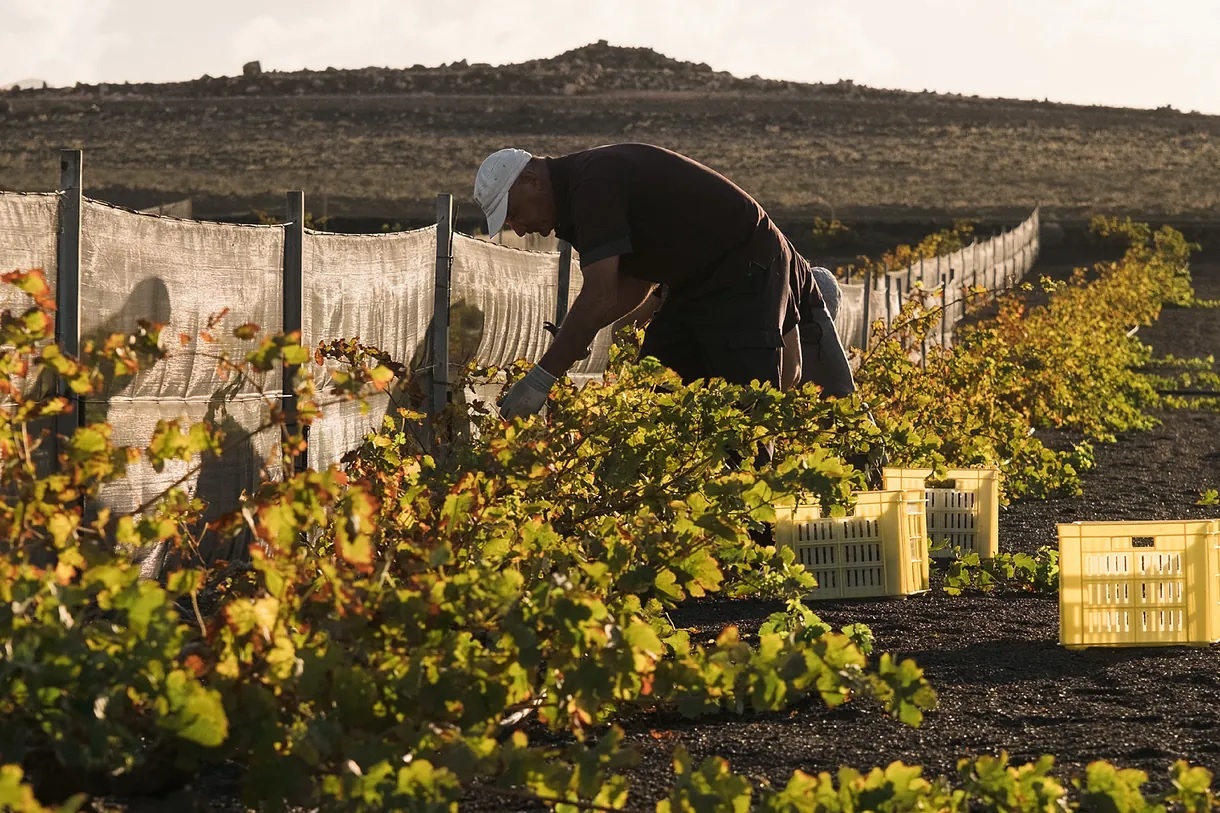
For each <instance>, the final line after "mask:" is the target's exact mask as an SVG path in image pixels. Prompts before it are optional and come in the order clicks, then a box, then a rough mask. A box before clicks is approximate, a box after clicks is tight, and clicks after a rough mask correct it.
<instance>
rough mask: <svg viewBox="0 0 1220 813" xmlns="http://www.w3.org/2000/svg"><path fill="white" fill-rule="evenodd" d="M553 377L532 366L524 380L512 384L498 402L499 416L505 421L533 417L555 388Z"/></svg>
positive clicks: (536, 366)
mask: <svg viewBox="0 0 1220 813" xmlns="http://www.w3.org/2000/svg"><path fill="white" fill-rule="evenodd" d="M555 380H556V379H555V376H553V375H551V374H550V373H548V372H547V371H546V370H544V369H542V368H541V367H539V366H538V365H537V364H535V365H534V367H533V369H531V370H530V371H529V372H528V373H526V374H525V378H523V379H521V380H520V381H518V382H517V383H516V384H513V385H512V387H510V388H509V390H508V392H507V393H506V394H505V396H504V399H503V400H502V401H500V415H501V417H503V418H504V420H506V421H511V420H512V419H513V418H522V417H525V416H526V415H533V414H535V413H536V412H537V411H538V410H540V409H542V405H543V404H545V403H546V396H547V394H548V393H550V391H551V387H553V386H555Z"/></svg>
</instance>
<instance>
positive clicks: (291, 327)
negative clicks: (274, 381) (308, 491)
mask: <svg viewBox="0 0 1220 813" xmlns="http://www.w3.org/2000/svg"><path fill="white" fill-rule="evenodd" d="M285 204H286V211H285V215H286V217H285V223H284V279H283V289H284V296H283V320H284V333H285V334H288V333H293V332H295V333H297V334H298V336H300V341H301V342H302V343H304V341H305V337H304V335H302V334H301V329H302V323H303V317H302V315H303V313H304V309H305V282H304V277H305V268H304V265H305V261H304V254H305V193H304V192H303V191H301V190H294V191H291V192H288V194H287V196H286V201H285ZM283 368H284V369H283V376H284V377H283V395H282V398H283V404H284V421H285V424H286V426H287V429H288V434H290V435H295V434H296V432H297V430H298V429H299V428H300V426H299V424H298V422H297V396H296V391H295V389H294V379H295V378H296V373H297V370H298V369H299V367H298V365H295V364H285V365H283ZM305 442H306V446H305V448H304V449H302V450H301V451H300V452H298V453H297V454H296V455H295V456H294V457H293V459H292V460H291V461H284V462H285V464H289V463H290V464H291V469H290V472H289V473H296V472H299V471H304V470H305V468H306V467H307V466H308V465H309V446H308V443H309V439H308V427H306V438H305Z"/></svg>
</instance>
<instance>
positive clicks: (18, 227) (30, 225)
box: [0, 192, 59, 311]
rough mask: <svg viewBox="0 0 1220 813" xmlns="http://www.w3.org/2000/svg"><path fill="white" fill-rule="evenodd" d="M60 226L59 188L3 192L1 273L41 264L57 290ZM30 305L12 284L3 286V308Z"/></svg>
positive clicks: (0, 204) (0, 299)
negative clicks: (55, 189) (34, 191)
mask: <svg viewBox="0 0 1220 813" xmlns="http://www.w3.org/2000/svg"><path fill="white" fill-rule="evenodd" d="M58 230H59V194H58V193H57V192H47V193H45V194H40V193H26V192H0V274H3V273H7V272H9V271H30V270H32V269H35V268H41V269H42V270H43V273H45V274H46V276H47V282H49V283H50V284H51V290H55V287H56V286H55V267H56V256H57V255H56V252H57V248H56V233H57V232H58ZM27 307H29V297H27V296H26V295H25V294H23V293H21V292H20V291H17V290H15V289H14V288H12V287H11V286H8V285H4V286H0V310H15V311H21V310H25V309H26V308H27Z"/></svg>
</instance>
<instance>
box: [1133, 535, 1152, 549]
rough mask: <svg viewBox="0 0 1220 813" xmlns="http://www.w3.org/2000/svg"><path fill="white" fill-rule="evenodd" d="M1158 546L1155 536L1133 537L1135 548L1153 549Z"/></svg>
mask: <svg viewBox="0 0 1220 813" xmlns="http://www.w3.org/2000/svg"><path fill="white" fill-rule="evenodd" d="M1155 545H1156V537H1155V536H1133V537H1131V547H1133V548H1151V547H1154V546H1155Z"/></svg>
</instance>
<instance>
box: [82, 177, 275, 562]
mask: <svg viewBox="0 0 1220 813" xmlns="http://www.w3.org/2000/svg"><path fill="white" fill-rule="evenodd" d="M81 227H82V228H81V335H82V338H90V337H102V336H105V335H107V334H110V333H114V332H125V331H130V330H132V329H133V328H135V326H136V324H137V320H140V319H146V320H149V321H152V322H157V323H161V324H164V325H166V327H165V329H164V331H163V334H162V335H163V338H164V346H165V349H166V350H167V357H166V358H165V359H163V360H162V361H160V362H158V363H157V364H155V365H153V366H152V367H150V368H148V369H146V370H143V371H141V372H140V373H139V374H138V375H137V376H135V377H134V378H133V379H132V380H131V381H130V382H128V383H127V384H125V385H124V386H121V387H114V388H112V389H111V391H110V392H108V393H105V394H103V395H102V396H98V397H93V398H90V399H89V400H88V401H87V403H86V404H85V410H86V411H85V415H86V419H87V420H89V421H100V420H105V421H107V422H108V423H110V424H111V425H112V426H113V427H114V432H115V434H114V439H115V441H116V442H118V443H120V444H122V445H128V446H135V447H144V446H146V445H147V443H148V440H149V437H150V435H151V433H152V431H153V428H154V427H155V426H156V422H157V420H158V419H160V418H166V419H171V418H179V419H182V420H184V422H186V423H193V422H194V421H198V420H203V419H205V418H206V419H207V420H209V421H210V422H212V423H214V424H216V425H217V426H219V427H220V428H221V429H223V430H224V433H225V449H224V453H223V454H221V455H219V456H217V457H208V458H205V459H200V458H199V457H196V458H195V459H194V460H192V461H190V462H189V463H184V464H181V465H180V466H178V467H176V468H175V467H172V466H171V467H167V468H166V470H165V471H163V472H160V473H158V472H155V471H154V470H153V469H152V467H151V466H147V465H144V464H141V465H138V466H135V467H133V468H132V469H130V470H129V472H128V476H127V477H126V478H125V479H124V480H122V481H119V482H115V483H111V484H109V485H108V486H107V487H106V488H105V489H104V491H103V494H102V503H103V504H104V505H107V506H110V507H111V508H113V509H115V510H118V511H124V512H126V511H131V510H133V509H135V508H137V507H138V506H140V505H143V504H144V503H146V502H147V501H148V500H149V499H151V498H152V497H154V496H155V495H157V494H159V493H161V492H162V491H163V490H164V489H165V487H166V486H168V485H169V484H170V483H173V482H175V481H177V480H178V479H179V478H183V477H184V481H183V485H184V487H185V488H186V490H187V491H188V493H192V494H196V495H197V496H199V497H201V498H202V499H204V500H205V501H207V502H208V505H209V508H208V511H207V516H209V517H210V516H215V515H217V514H220V513H223V512H227V511H231V510H233V509H234V508H236V507H237V496H238V495H239V494H240V493H241V491H242V490H243V489H244V490H253V489H254V488H255V487H256V486H257V485H258V483H260V482H262V481H264V480H275V479H279V477H280V476H281V474H282V471H281V466H280V460H279V446H278V437H277V436H276V435H275V433H274V432H269V431H268V432H262V433H261V434H258V435H253V436H252V434H251V433H252V432H254V430H256V429H258V428H259V427H260V426H263V425H265V424H266V422H267V416H268V412H267V401H268V400H270V401H276V400H278V399H279V397H280V395H281V391H282V373H281V371H280V370H279V369H278V368H277V369H275V370H272V371H271V372H268V373H260V374H255V375H252V376H251V378H250V379H248V380H242V379H240V378H233V377H231V376H228V375H226V374H225V373H224V372H223V371H221V370H220V369H218V365H217V362H216V360H215V359H214V358H210V357H209V356H215V355H216V354H218V353H222V352H223V353H225V354H228V355H229V356H231V357H233V358H235V359H236V360H238V361H240V360H241V358H242V357H243V356H244V354H245V353H246V352H247V351H248V350H249V349H251V348H252V347H253V346H254V345H255V342H254V341H248V340H239V339H236V338H234V337H233V335H232V330H233V328H235V327H237V326H238V325H242V324H246V323H253V324H256V325H258V326H259V327H260V328H261V331H262V333H264V334H271V333H278V332H280V331H282V330H283V318H282V299H283V294H282V284H281V283H282V277H283V262H284V230H283V228H282V227H278V226H233V225H225V224H219V223H199V222H192V221H186V220H173V219H169V218H162V217H156V216H151V215H143V214H137V213H135V212H129V211H126V210H122V209H117V208H114V207H111V206H107V205H104V204H100V203H96V202H93V201H85V203H84V209H83V211H82V213H81ZM226 309H227V314H226V315H225V316H224V317H223V319H221V321H220V322H219V323H218V324H217V325H216V326H215V327H214V328H212V329H211V330H209V329H208V322H209V320H210V319H211V318H212V317H213V316H214V315H217V314H219V313H221V312H222V311H225V310H226ZM205 333H207V334H210V335H211V336H212V337H213V338H214V339H215V341H213V342H209V341H206V340H205V339H204V334H205ZM260 391H261V392H260ZM206 553H207V554H208V555H212V554H214V552H210V551H209V552H206ZM157 555H159V552H158V551H156V550H154V551H152V552H150V553H149V559H148V560H147V561H149V562H152V561H153V560H154V559H155V557H156V556H157Z"/></svg>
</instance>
